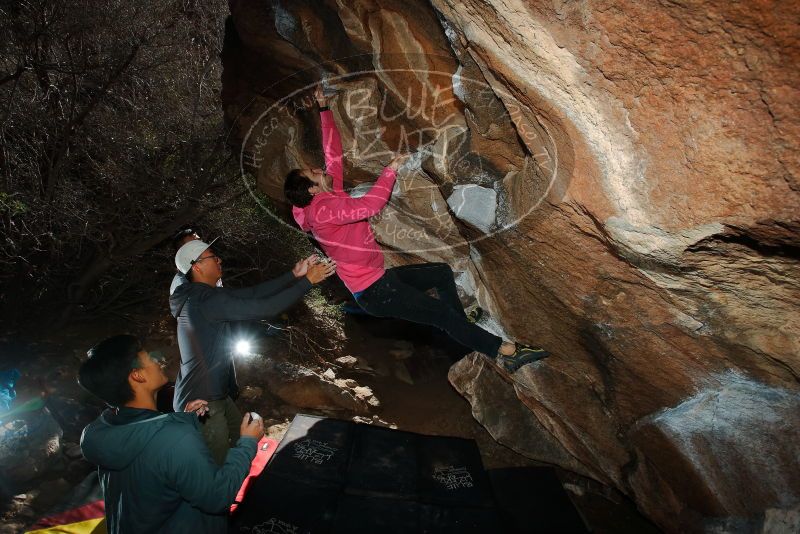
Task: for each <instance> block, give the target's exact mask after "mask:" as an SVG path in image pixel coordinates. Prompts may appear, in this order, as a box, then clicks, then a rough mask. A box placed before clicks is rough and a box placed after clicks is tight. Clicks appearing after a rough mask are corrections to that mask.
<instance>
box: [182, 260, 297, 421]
mask: <svg viewBox="0 0 800 534" xmlns="http://www.w3.org/2000/svg"><path fill="white" fill-rule="evenodd" d="M310 288H311V282H309V280H308V278H307V277H305V276H304V277H302V278H301V279H299V280H297V279H296V278H295V277H294V275H293V274H292V273H291V271H290V272H288V273H286V274H284V275H282V276H280V277H278V278H276V279H274V280H269V281H267V282H264V283H262V284H259V285H257V286H253V287H246V288H242V289H231V288H227V287H210V286H208V285H206V284H201V283H186V284H181V285H179V286H178V287H177V288H175V292H174V293H173V294H172V295H171V296H170V298H169V305H170V309H171V310H172V315H173V316H174V317H175V318H176V319H177V320H178V346H179V348H180V351H181V367H180V370H179V371H178V377H177V379H176V381H175V398H174V400H173V406H174V409H175V411H176V412H182V411H183V408H184V406H185V405H186V403H187V402H190V401H193V400H195V399H203V400H207V401H214V400H220V399H224V398H226V397H228V396H234V393H235V391H236V389H237V385H236V371H235V369H234V367H233V358H232V353H233V348H234V346H235V344H236V339H235V336H234V335H233V329H232V328H231V323H233V322H236V321H255V320H260V319H270V318H272V317H275V316H277V315H280V314H281V312H283V311H284V310H286V309H287V308H288V307H289V306H291V305H292V304H294V303H295V302H297V300H298V299H300V298H301V297H302V296H303V295H305V293H306V292H307V291H308V290H309V289H310Z"/></svg>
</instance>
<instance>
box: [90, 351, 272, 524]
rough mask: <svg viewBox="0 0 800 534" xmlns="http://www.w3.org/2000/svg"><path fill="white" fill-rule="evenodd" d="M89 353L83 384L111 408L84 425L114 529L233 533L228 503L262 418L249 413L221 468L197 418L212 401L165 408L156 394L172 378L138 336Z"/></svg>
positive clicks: (261, 426) (245, 471)
mask: <svg viewBox="0 0 800 534" xmlns="http://www.w3.org/2000/svg"><path fill="white" fill-rule="evenodd" d="M88 354H89V359H88V360H87V361H86V362H84V363H83V364H82V365H81V366H80V369H79V370H78V382H79V383H80V385H81V386H83V387H84V388H85V389H86V390H87V391H89V392H90V393H92V394H93V395H95V396H97V397H98V398H100V399H101V400H103V401H104V402H105V403H106V404H107V405H108V406H109V407H110V409H108V410H106V411H105V412H103V414H102V415H101V416H100V417H99V418H98V419H97V420H96V421H94V422H93V423H91V424H90V425H89V426H87V427H86V428H85V429H84V431H83V435H82V436H81V450H82V451H83V455H84V456H85V457H86V459H87V460H88V461H90V462H92V463H94V464H96V465H97V466H98V473H99V476H100V484H101V486H102V488H103V499H104V501H105V509H106V528H107V531H108V532H109V533H110V534H119V533H122V534H125V533H132V532H207V533H220V534H222V533H224V532H227V531H228V517H227V516H228V510H229V507H230V505H231V503H233V500H234V499H235V498H236V494H237V492H238V491H239V488H240V487H241V485H242V482H243V481H244V479H245V477H246V476H247V474H248V473H249V471H250V463H251V462H252V461H253V458H254V457H255V455H256V447H257V443H258V441H259V440H260V439H261V438H262V437H263V436H264V421H263V419H261V417H258V415H257V414H255V415H254V417H253V420H252V421H250V414H248V415H246V416H245V417H244V418H242V420H241V421H240V427H239V433H240V434H241V437H240V438H239V439H238V441H237V443H236V446H235V447H233V448H232V449H230V450H229V451H228V452H227V455H226V457H225V461H224V463H223V465H222V466H221V467H220V466H218V465H217V463H216V462H215V461H214V460H213V459H212V457H211V454H210V452H209V450H208V447H207V446H206V444H205V442H204V441H203V436H202V435H201V434H200V429H199V423H198V419H197V416H198V414H202V413H204V412H205V411H206V410H207V403H206V402H205V401H204V400H195V401H193V402H190V403H188V404H187V405H186V412H183V413H169V414H162V413H160V412H158V411H157V410H156V393H157V392H158V390H159V389H160V388H161V387H162V386H163V385H164V384H166V383H167V377H166V375H165V374H164V370H163V367H162V362H161V361H159V360H157V359H155V358H153V357H151V356H150V354H148V353H147V351H145V350H144V349H143V348H142V346H141V343H140V342H139V340H138V339H137V338H136V337H134V336H128V335H121V336H114V337H111V338H108V339H106V340H105V341H102V342H100V343H98V344H97V345H95V346H94V347H93V348H92V349H90V350H89V353H88ZM187 412H189V413H187ZM191 412H195V413H191Z"/></svg>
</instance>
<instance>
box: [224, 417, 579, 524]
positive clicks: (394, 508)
mask: <svg viewBox="0 0 800 534" xmlns="http://www.w3.org/2000/svg"><path fill="white" fill-rule="evenodd" d="M558 489H559V490H561V486H560V484H558ZM561 491H562V493H563V490H561ZM559 502H560V501H559ZM572 513H573V514H574V510H573V511H572ZM506 516H507V514H505V513H504V512H503V507H502V506H498V505H497V502H496V500H495V498H494V495H493V491H492V481H490V479H489V476H488V475H487V473H486V471H485V470H484V468H483V464H482V462H481V457H480V452H479V450H478V447H477V445H476V444H475V442H474V441H472V440H467V439H461V438H451V437H441V436H424V435H420V434H414V433H411V432H403V431H399V430H390V429H386V428H381V427H374V426H371V425H363V424H356V423H353V422H350V421H339V420H335V419H327V418H320V417H314V416H308V415H298V416H296V417H295V418H294V420H293V421H292V424H291V426H290V427H289V430H288V431H287V433H286V435H285V436H284V438H283V440H282V441H281V443H280V445H279V446H278V448H277V450H276V452H275V454H274V455H273V457H272V459H271V460H270V462H269V464H267V467H266V468H265V469H264V470H263V471H262V473H261V475H260V476H259V477H258V478H256V479H255V480H253V482H252V485H251V486H250V490H249V491H248V493H247V496H246V497H245V499H244V501H243V502H242V503H241V505H240V506H239V508H238V510H237V512H236V515H235V516H234V518H233V521H232V527H231V532H247V533H250V534H261V533H267V532H291V533H296V534H299V533H305V532H312V533H328V532H332V533H336V532H348V533H349V532H356V533H358V532H364V533H366V532H379V533H380V534H389V533H393V532H398V533H399V532H403V533H410V532H437V533H438V532H453V533H456V532H458V533H471V532H474V533H479V532H514V531H517V530H519V528H518V526H515V524H514V523H515V522H514V520H513V518H510V517H506Z"/></svg>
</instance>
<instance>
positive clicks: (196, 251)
mask: <svg viewBox="0 0 800 534" xmlns="http://www.w3.org/2000/svg"><path fill="white" fill-rule="evenodd" d="M217 239H219V238H218V237H217V238H215V239H214V241H212V242H211V243H206V242H205V241H200V240H199V239H195V240H194V241H189V242H188V243H186V244H185V245H183V246H182V247H181V248H179V249H178V252H176V253H175V267H177V268H178V270H179V271H180V272H182V273H183V274H186V273H188V272H189V270H190V269H191V268H192V265H194V264H195V262H196V261H197V260H198V259H199V258H200V256H201V255H202V254H203V252H205V251H206V249H207V248H208V247H210V246H211V245H213V244H214V242H215V241H216V240H217Z"/></svg>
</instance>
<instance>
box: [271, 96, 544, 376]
mask: <svg viewBox="0 0 800 534" xmlns="http://www.w3.org/2000/svg"><path fill="white" fill-rule="evenodd" d="M314 97H315V98H316V100H317V103H318V104H319V106H320V119H321V122H322V150H323V152H324V153H325V170H324V171H323V170H322V169H294V170H292V171H290V172H289V174H288V175H287V176H286V181H285V182H284V194H285V196H286V199H287V200H288V201H289V202H290V203H291V204H292V206H293V208H292V214H293V216H294V219H295V221H296V222H297V224H298V225H299V226H300V228H302V229H303V230H304V231H306V232H311V233H312V235H313V236H314V238H315V239H316V240H317V241H318V242H319V244H320V246H321V247H322V249H323V250H324V251H325V253H326V254H327V255H328V256H329V257H330V258H332V259H333V260H334V261H335V262H336V265H337V270H336V272H337V274H338V275H339V277H340V278H341V279H342V281H343V282H344V284H345V286H347V288H348V289H349V290H350V292H351V293H353V296H354V297H355V300H356V302H358V304H359V306H361V307H362V308H363V309H364V310H365V311H366V312H367V313H369V314H371V315H375V316H378V317H394V318H398V319H405V320H408V321H412V322H416V323H423V324H428V325H431V326H435V327H437V328H439V329H441V330H443V331H445V332H447V333H448V334H449V335H450V337H452V338H453V339H455V340H456V341H458V342H459V343H461V344H462V345H465V346H466V347H469V348H471V349H472V350H475V351H478V352H481V353H483V354H486V355H487V356H490V357H494V356H495V355H496V356H498V360H499V361H500V363H501V364H502V365H503V366H504V367H505V368H506V369H508V370H509V371H512V372H513V371H516V370H517V369H519V368H520V367H521V366H522V365H525V364H527V363H531V362H534V361H537V360H541V359H542V358H545V357H547V356H549V353H548V352H547V351H546V350H544V349H542V348H539V347H531V346H527V345H522V344H517V343H513V342H509V341H503V340H502V339H501V338H499V337H498V336H495V335H494V334H492V333H490V332H487V331H486V330H484V329H482V328H481V327H479V326H478V325H476V324H474V323H472V322H470V321H469V320H468V319H467V316H466V314H465V313H464V309H463V307H462V305H461V301H460V299H459V298H458V292H457V290H456V285H455V280H454V278H453V271H452V269H451V268H450V266H449V265H447V264H446V263H425V264H417V265H404V266H401V267H394V268H392V269H385V268H384V263H383V251H382V250H381V248H380V246H379V245H378V243H377V242H376V241H375V235H374V234H373V232H372V228H371V227H370V224H369V221H368V219H369V218H370V217H372V216H373V215H376V214H377V213H378V212H380V211H381V209H383V207H384V206H385V205H386V203H387V202H388V201H389V197H390V196H391V194H392V189H393V187H394V183H395V179H396V177H397V170H398V169H399V168H400V166H401V165H402V164H403V163H404V162H405V159H406V158H407V156H397V157H395V158H394V159H393V160H392V161H391V163H389V165H388V166H387V167H386V168H385V169H384V170H383V172H382V173H381V175H380V176H379V177H378V180H377V181H376V182H375V184H374V185H373V186H372V187H371V188H370V190H369V191H368V192H367V193H366V194H365V195H364V196H362V197H359V198H353V197H351V196H350V195H348V194H347V193H346V192H345V191H344V172H343V165H342V142H341V139H340V137H339V131H338V130H337V128H336V123H335V121H334V119H333V113H332V112H331V111H330V110H329V109H328V107H327V104H328V102H327V98H326V97H325V96H324V94H323V92H322V89H321V87H317V90H316V92H315V94H314ZM429 289H435V290H436V294H437V296H438V297H439V298H434V297H432V296H430V295H428V294H427V291H428V290H429Z"/></svg>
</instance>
